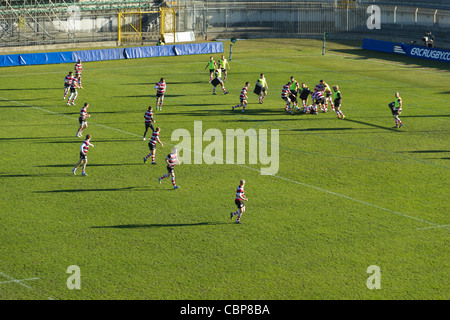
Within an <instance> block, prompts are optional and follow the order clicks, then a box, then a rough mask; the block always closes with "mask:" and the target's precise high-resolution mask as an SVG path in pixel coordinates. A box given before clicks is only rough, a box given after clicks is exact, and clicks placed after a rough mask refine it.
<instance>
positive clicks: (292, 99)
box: [289, 91, 297, 102]
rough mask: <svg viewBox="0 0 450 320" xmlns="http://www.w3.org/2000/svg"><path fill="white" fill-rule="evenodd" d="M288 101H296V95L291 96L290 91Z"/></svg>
mask: <svg viewBox="0 0 450 320" xmlns="http://www.w3.org/2000/svg"><path fill="white" fill-rule="evenodd" d="M289 99H291V101H292V102H296V101H297V95H296V94H292V91H291V94H290V95H289Z"/></svg>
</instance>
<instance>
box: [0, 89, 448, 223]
mask: <svg viewBox="0 0 450 320" xmlns="http://www.w3.org/2000/svg"><path fill="white" fill-rule="evenodd" d="M0 99H2V100H4V101H9V102H13V103H16V104H19V105H23V106H25V107H31V108H34V109H36V110H41V111H44V112H48V113H52V114H56V115H61V116H64V117H66V118H69V119H78V118H75V117H70V116H67V115H65V114H62V113H58V112H54V111H50V110H47V109H44V108H40V107H36V106H31V105H27V104H24V103H21V102H18V101H15V100H9V99H5V98H3V97H0ZM90 123H91V124H92V125H96V126H100V127H103V128H106V129H110V130H114V131H117V132H121V133H124V134H128V135H132V136H135V137H141V136H140V135H138V134H135V133H131V132H127V131H123V130H120V129H116V128H113V127H109V126H106V125H103V124H96V123H92V122H90ZM166 144H168V145H171V146H175V145H174V144H171V143H167V142H166ZM191 151H192V152H194V153H200V152H197V151H194V150H191ZM201 154H203V152H202V153H201ZM203 155H204V154H203ZM208 156H210V155H208ZM213 158H214V157H213ZM235 165H237V166H240V167H242V168H246V169H249V170H252V171H256V172H260V170H258V169H254V168H251V167H248V166H245V165H242V164H238V163H235ZM272 177H274V178H278V179H280V180H285V181H288V182H291V183H295V184H298V185H301V186H304V187H308V188H312V189H315V190H318V191H321V192H324V193H328V194H331V195H334V196H337V197H341V198H344V199H347V200H350V201H353V202H357V203H360V204H363V205H366V206H369V207H372V208H375V209H379V210H383V211H386V212H390V213H393V214H396V215H399V216H402V217H405V218H409V219H412V220H416V221H419V222H423V223H426V224H429V225H431V226H432V228H438V227H439V228H444V229H447V230H449V229H450V228H448V225H439V224H436V223H433V222H430V221H427V220H424V219H420V218H416V217H413V216H409V215H407V214H404V213H401V212H398V211H393V210H390V209H387V208H384V207H380V206H378V205H375V204H372V203H369V202H365V201H362V200H358V199H355V198H352V197H349V196H346V195H343V194H339V193H336V192H333V191H328V190H325V189H322V188H319V187H315V186H312V185H309V184H306V183H303V182H299V181H296V180H291V179H288V178H285V177H282V176H278V175H272ZM415 230H417V229H415Z"/></svg>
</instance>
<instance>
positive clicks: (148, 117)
mask: <svg viewBox="0 0 450 320" xmlns="http://www.w3.org/2000/svg"><path fill="white" fill-rule="evenodd" d="M144 119H145V132H144V138H143V139H142V140H144V141H145V137H146V135H147V131H148V128H152V132H154V131H155V128H154V127H153V123H155V122H156V121H155V119H153V109H152V107H150V106H149V107H148V110H147V111H145V114H144ZM152 122H153V123H152Z"/></svg>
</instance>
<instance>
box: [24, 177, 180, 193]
mask: <svg viewBox="0 0 450 320" xmlns="http://www.w3.org/2000/svg"><path fill="white" fill-rule="evenodd" d="M79 176H80V177H81V175H79ZM173 190H175V189H172V188H170V189H167V188H163V187H161V188H147V187H125V188H98V189H94V188H92V189H82V188H80V189H58V190H45V191H35V192H33V193H82V192H116V191H127V192H129V191H173Z"/></svg>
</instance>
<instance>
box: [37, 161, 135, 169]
mask: <svg viewBox="0 0 450 320" xmlns="http://www.w3.org/2000/svg"><path fill="white" fill-rule="evenodd" d="M143 165H144V164H143V163H142V161H141V162H139V163H138V162H136V163H92V164H91V163H88V167H121V166H143ZM36 167H38V168H73V167H74V164H73V163H71V164H44V165H40V166H36Z"/></svg>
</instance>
